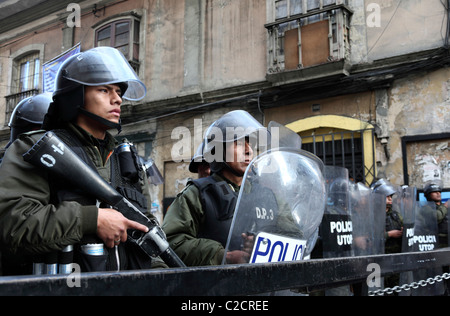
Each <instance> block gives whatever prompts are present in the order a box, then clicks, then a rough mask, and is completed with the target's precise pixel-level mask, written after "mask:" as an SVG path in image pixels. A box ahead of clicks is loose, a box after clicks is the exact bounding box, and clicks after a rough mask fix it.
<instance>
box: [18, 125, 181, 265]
mask: <svg viewBox="0 0 450 316" xmlns="http://www.w3.org/2000/svg"><path fill="white" fill-rule="evenodd" d="M23 157H24V160H25V161H26V162H28V163H31V164H33V165H34V166H36V167H39V168H44V169H46V170H48V171H49V172H51V173H52V174H54V175H56V176H58V177H60V178H62V179H66V180H67V181H70V182H71V183H72V184H73V185H75V186H77V187H78V188H80V189H82V190H84V191H85V192H86V193H87V194H89V195H91V196H93V197H95V198H96V199H97V200H100V201H102V202H104V203H106V204H108V205H110V206H111V207H112V208H114V209H115V210H117V211H119V212H120V213H122V214H123V215H124V216H125V217H126V218H128V219H129V220H132V221H135V222H138V223H140V224H143V225H146V226H147V227H148V228H149V232H148V233H143V232H138V231H133V232H132V233H131V234H129V236H128V239H129V240H130V241H131V242H134V243H136V244H137V245H138V246H140V247H141V249H142V250H143V251H144V252H145V253H146V254H147V255H148V256H149V257H157V256H159V257H161V258H162V259H163V260H164V261H165V263H166V264H167V265H168V266H169V267H185V265H184V263H183V262H182V261H181V259H180V258H178V256H177V255H176V254H175V252H174V251H173V250H172V249H171V248H170V246H169V243H168V242H167V240H166V237H165V234H164V232H163V231H162V229H161V227H160V226H159V225H158V223H157V222H156V221H155V220H151V219H149V218H148V217H147V216H145V215H144V214H143V213H142V212H141V211H140V210H139V209H138V208H137V207H135V206H134V205H133V204H132V203H131V202H130V201H128V200H127V199H126V198H125V197H123V196H122V195H121V194H120V193H118V192H117V191H116V190H115V189H114V188H113V187H112V186H111V185H110V184H109V183H108V182H106V181H105V180H104V179H103V178H102V177H100V175H99V174H98V173H97V172H96V171H94V170H93V169H92V168H91V167H89V166H88V165H87V164H86V163H85V162H84V161H83V160H82V159H81V158H80V157H79V156H77V155H76V154H75V153H74V152H73V151H72V150H71V149H70V148H69V147H67V146H66V144H65V143H64V142H63V141H61V140H60V139H59V138H58V137H57V136H56V135H55V134H54V133H53V132H48V133H46V134H45V135H44V136H43V137H42V138H41V139H40V140H39V141H38V142H37V143H36V144H35V145H34V146H33V148H31V149H30V150H29V151H28V152H27V153H26V154H25V155H24V156H23Z"/></svg>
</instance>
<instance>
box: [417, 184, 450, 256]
mask: <svg viewBox="0 0 450 316" xmlns="http://www.w3.org/2000/svg"><path fill="white" fill-rule="evenodd" d="M442 187H443V183H442V181H440V180H432V181H428V182H427V183H425V185H424V188H423V191H424V194H425V197H426V198H427V201H429V202H434V203H435V204H436V210H437V221H438V228H439V243H440V246H441V248H446V247H447V246H448V208H447V206H446V205H445V204H444V203H442V195H441V194H442Z"/></svg>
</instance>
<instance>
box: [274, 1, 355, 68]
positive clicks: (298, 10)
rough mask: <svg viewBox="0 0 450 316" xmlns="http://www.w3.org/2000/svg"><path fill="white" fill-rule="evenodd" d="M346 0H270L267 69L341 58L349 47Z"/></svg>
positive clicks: (348, 13) (318, 62)
mask: <svg viewBox="0 0 450 316" xmlns="http://www.w3.org/2000/svg"><path fill="white" fill-rule="evenodd" d="M346 2H347V1H346V0H272V4H271V5H272V6H273V7H272V8H271V11H272V12H273V14H272V19H273V22H272V23H269V24H267V25H266V28H267V31H268V33H269V47H268V56H269V65H268V73H269V74H270V73H277V72H282V71H286V70H295V69H299V68H305V67H310V66H316V65H320V64H324V63H327V62H331V61H336V60H343V59H345V58H346V57H347V55H348V54H349V50H350V39H349V33H350V16H351V14H352V12H351V11H350V9H349V8H348V7H347V6H346Z"/></svg>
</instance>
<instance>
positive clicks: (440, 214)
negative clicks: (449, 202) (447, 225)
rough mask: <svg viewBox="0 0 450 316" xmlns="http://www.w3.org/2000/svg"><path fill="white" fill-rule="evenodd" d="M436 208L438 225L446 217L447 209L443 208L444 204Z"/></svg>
mask: <svg viewBox="0 0 450 316" xmlns="http://www.w3.org/2000/svg"><path fill="white" fill-rule="evenodd" d="M436 207H437V220H438V223H439V224H440V223H442V221H443V220H444V219H445V217H446V216H447V213H448V209H447V207H445V205H444V204H441V205H437V206H436Z"/></svg>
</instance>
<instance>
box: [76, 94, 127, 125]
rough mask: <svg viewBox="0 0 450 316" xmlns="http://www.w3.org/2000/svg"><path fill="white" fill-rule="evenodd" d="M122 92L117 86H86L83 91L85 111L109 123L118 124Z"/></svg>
mask: <svg viewBox="0 0 450 316" xmlns="http://www.w3.org/2000/svg"><path fill="white" fill-rule="evenodd" d="M121 95H122V92H121V90H120V87H119V86H118V85H103V86H97V87H89V86H87V87H86V89H85V97H84V105H85V109H86V110H87V111H88V112H91V113H92V114H95V115H98V116H100V117H102V118H104V119H106V120H108V121H110V122H113V123H119V122H120V114H121V110H120V106H121V105H122V97H121Z"/></svg>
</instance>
